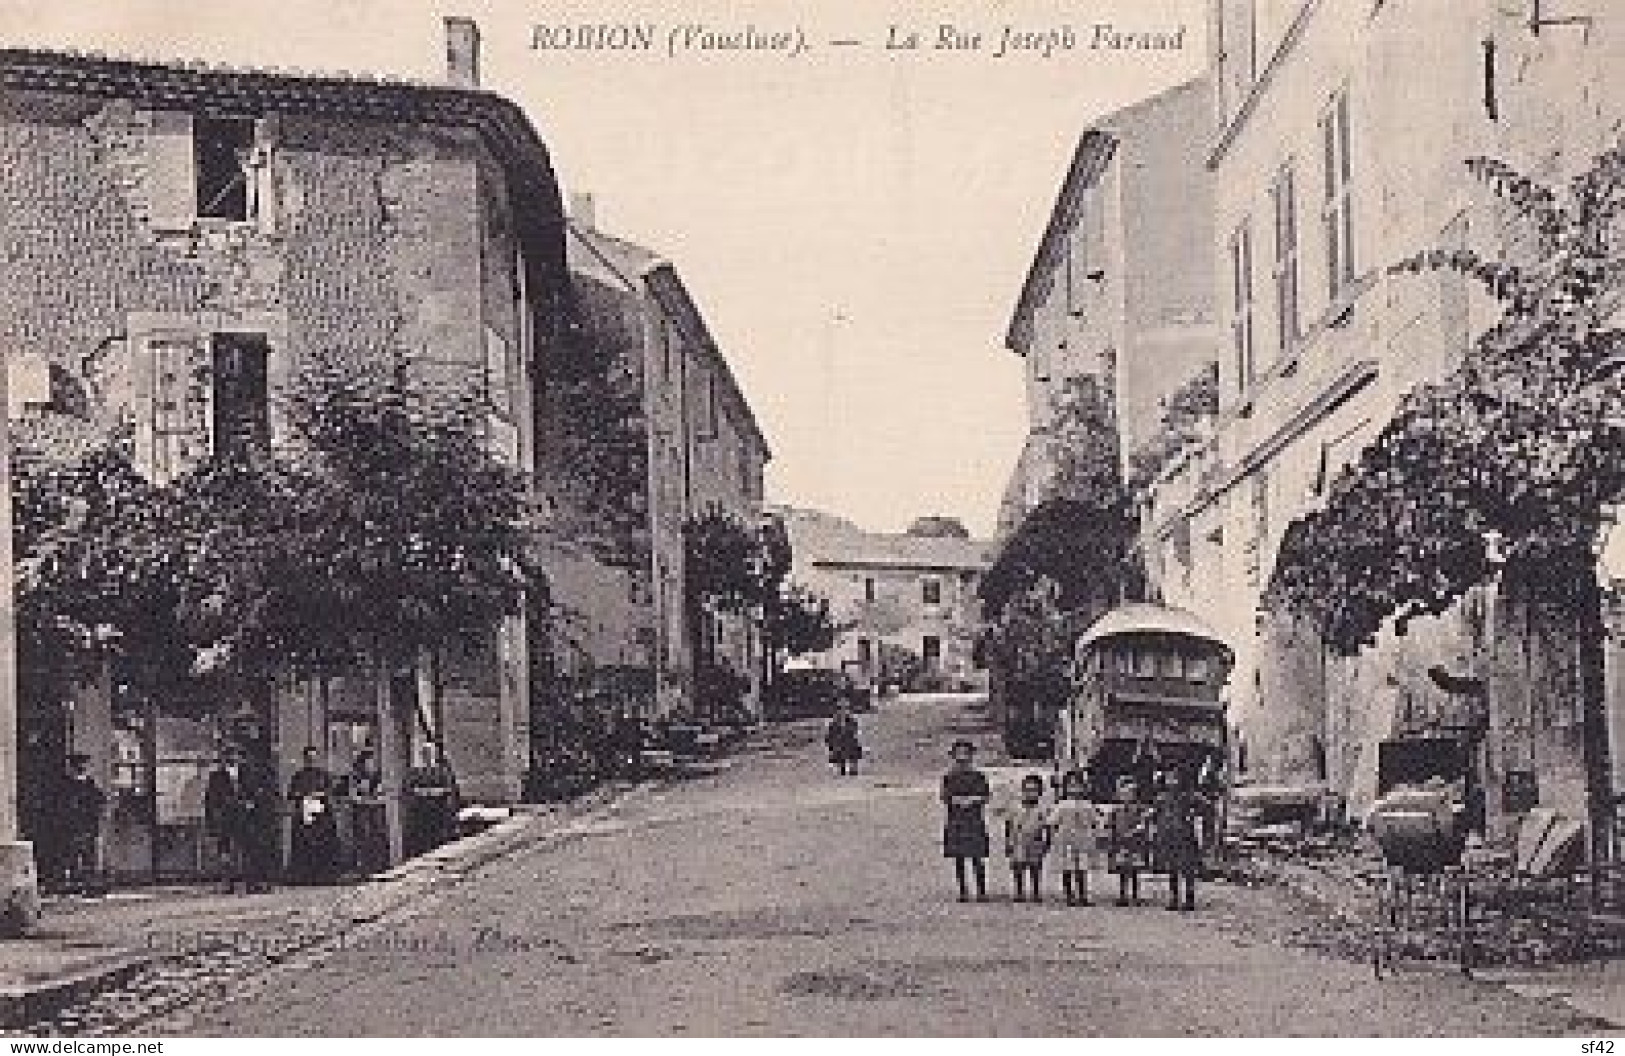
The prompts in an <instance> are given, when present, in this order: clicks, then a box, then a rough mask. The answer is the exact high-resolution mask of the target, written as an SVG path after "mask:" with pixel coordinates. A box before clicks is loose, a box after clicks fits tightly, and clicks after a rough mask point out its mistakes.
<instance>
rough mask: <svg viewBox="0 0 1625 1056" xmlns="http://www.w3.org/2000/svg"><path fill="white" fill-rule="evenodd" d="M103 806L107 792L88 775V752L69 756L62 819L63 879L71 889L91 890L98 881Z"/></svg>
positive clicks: (99, 875)
mask: <svg viewBox="0 0 1625 1056" xmlns="http://www.w3.org/2000/svg"><path fill="white" fill-rule="evenodd" d="M106 807H107V796H106V795H104V794H103V792H102V789H101V786H100V785H98V784H96V779H95V778H94V777H91V776H90V756H88V755H85V754H84V753H82V752H76V753H74V754H73V755H71V756H69V757H68V773H67V780H66V781H65V782H64V784H63V796H62V822H63V829H64V833H63V835H64V837H65V842H66V844H67V855H66V858H65V859H64V863H63V879H64V880H65V881H66V887H67V890H68V891H70V892H74V893H76V894H82V895H88V894H93V893H95V891H96V890H97V888H98V886H99V885H100V882H101V868H100V866H101V836H102V815H103V813H104V812H105V810H106Z"/></svg>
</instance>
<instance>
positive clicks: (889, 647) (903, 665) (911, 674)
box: [876, 642, 925, 689]
mask: <svg viewBox="0 0 1625 1056" xmlns="http://www.w3.org/2000/svg"><path fill="white" fill-rule="evenodd" d="M876 659H877V660H878V662H879V664H880V681H881V682H883V683H886V684H888V685H894V686H901V687H903V688H904V689H912V688H913V687H914V686H915V685H916V684H917V683H918V682H919V680H920V677H921V676H922V675H924V674H925V659H924V658H923V657H921V656H920V654H919V653H917V652H915V651H914V650H912V649H910V648H909V647H908V646H906V645H898V644H897V643H896V642H881V643H880V647H879V649H878V650H876Z"/></svg>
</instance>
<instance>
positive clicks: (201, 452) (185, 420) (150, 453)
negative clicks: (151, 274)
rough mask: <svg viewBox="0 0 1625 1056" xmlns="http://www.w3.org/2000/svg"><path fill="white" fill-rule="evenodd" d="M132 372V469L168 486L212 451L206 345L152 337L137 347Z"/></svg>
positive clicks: (177, 336) (188, 339)
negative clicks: (133, 463) (133, 461)
mask: <svg viewBox="0 0 1625 1056" xmlns="http://www.w3.org/2000/svg"><path fill="white" fill-rule="evenodd" d="M132 367H133V372H132V373H133V377H132V380H133V382H134V386H133V387H134V397H135V399H134V407H133V413H134V419H135V421H134V424H135V441H136V444H135V456H136V467H137V468H138V469H139V470H140V471H141V472H142V473H143V474H144V475H145V476H146V477H147V478H148V479H149V480H151V481H153V482H154V483H157V484H167V483H169V482H170V481H172V480H174V479H175V478H176V477H179V476H181V475H182V474H184V473H186V472H188V471H189V470H191V469H193V468H195V467H196V466H197V465H198V464H199V463H201V462H202V461H203V460H204V459H206V458H207V457H208V456H209V452H210V450H211V448H212V446H213V436H212V431H213V422H212V410H213V402H214V401H213V392H212V385H211V373H212V372H211V370H210V364H209V347H208V343H207V342H206V341H205V340H204V339H203V338H202V337H200V336H195V335H181V334H163V335H154V336H150V337H147V338H145V339H143V340H142V341H141V342H140V343H139V344H138V345H137V346H136V353H135V358H134V361H133V363H132Z"/></svg>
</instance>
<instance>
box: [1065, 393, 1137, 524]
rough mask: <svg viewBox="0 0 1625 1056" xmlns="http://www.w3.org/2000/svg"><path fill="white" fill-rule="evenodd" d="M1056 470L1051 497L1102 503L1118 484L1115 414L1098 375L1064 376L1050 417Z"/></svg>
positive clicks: (1119, 472) (1119, 486)
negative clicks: (1095, 376) (1064, 378)
mask: <svg viewBox="0 0 1625 1056" xmlns="http://www.w3.org/2000/svg"><path fill="white" fill-rule="evenodd" d="M1051 435H1052V440H1053V447H1052V450H1053V452H1054V459H1055V475H1054V477H1053V479H1052V480H1051V481H1050V484H1049V488H1048V493H1049V497H1051V498H1059V499H1070V500H1075V501H1078V502H1084V503H1090V504H1097V505H1098V504H1101V503H1104V502H1107V501H1110V498H1111V497H1112V496H1113V495H1114V494H1115V493H1117V492H1118V491H1120V490H1121V488H1122V468H1121V466H1120V465H1119V464H1118V456H1119V453H1120V452H1119V448H1118V432H1117V416H1116V414H1115V413H1114V412H1113V410H1112V405H1111V400H1110V397H1109V396H1108V394H1107V393H1106V392H1105V391H1103V389H1102V387H1101V382H1100V380H1099V379H1097V378H1094V377H1092V376H1089V375H1079V376H1076V377H1071V378H1068V379H1066V381H1065V382H1064V383H1063V384H1062V386H1061V389H1060V392H1059V393H1058V394H1057V395H1056V398H1055V406H1054V413H1053V417H1052V419H1051Z"/></svg>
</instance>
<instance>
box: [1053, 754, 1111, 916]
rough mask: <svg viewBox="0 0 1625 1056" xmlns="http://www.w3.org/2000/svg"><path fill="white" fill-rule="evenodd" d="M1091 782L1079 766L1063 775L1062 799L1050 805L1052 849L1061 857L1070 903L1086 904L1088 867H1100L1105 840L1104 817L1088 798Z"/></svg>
mask: <svg viewBox="0 0 1625 1056" xmlns="http://www.w3.org/2000/svg"><path fill="white" fill-rule="evenodd" d="M1088 790H1089V783H1088V780H1087V778H1086V777H1085V775H1084V774H1083V773H1082V772H1081V771H1078V770H1074V771H1072V772H1070V773H1068V774H1067V775H1066V776H1065V777H1064V778H1062V779H1061V801H1060V802H1059V803H1057V804H1055V806H1053V807H1051V808H1050V832H1051V834H1052V838H1053V841H1054V842H1053V844H1052V849H1053V850H1054V851H1055V853H1056V855H1057V856H1058V857H1059V858H1060V861H1061V889H1062V891H1063V892H1065V894H1066V904H1067V905H1069V906H1087V905H1089V904H1090V902H1089V871H1090V870H1091V869H1097V868H1099V867H1100V865H1101V864H1102V863H1101V861H1100V848H1101V844H1102V842H1103V841H1104V836H1105V832H1104V827H1105V826H1104V820H1105V819H1104V817H1103V812H1102V811H1101V809H1100V807H1099V806H1098V805H1097V804H1095V803H1094V802H1093V801H1091V800H1090V799H1088V798H1087V797H1088Z"/></svg>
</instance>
